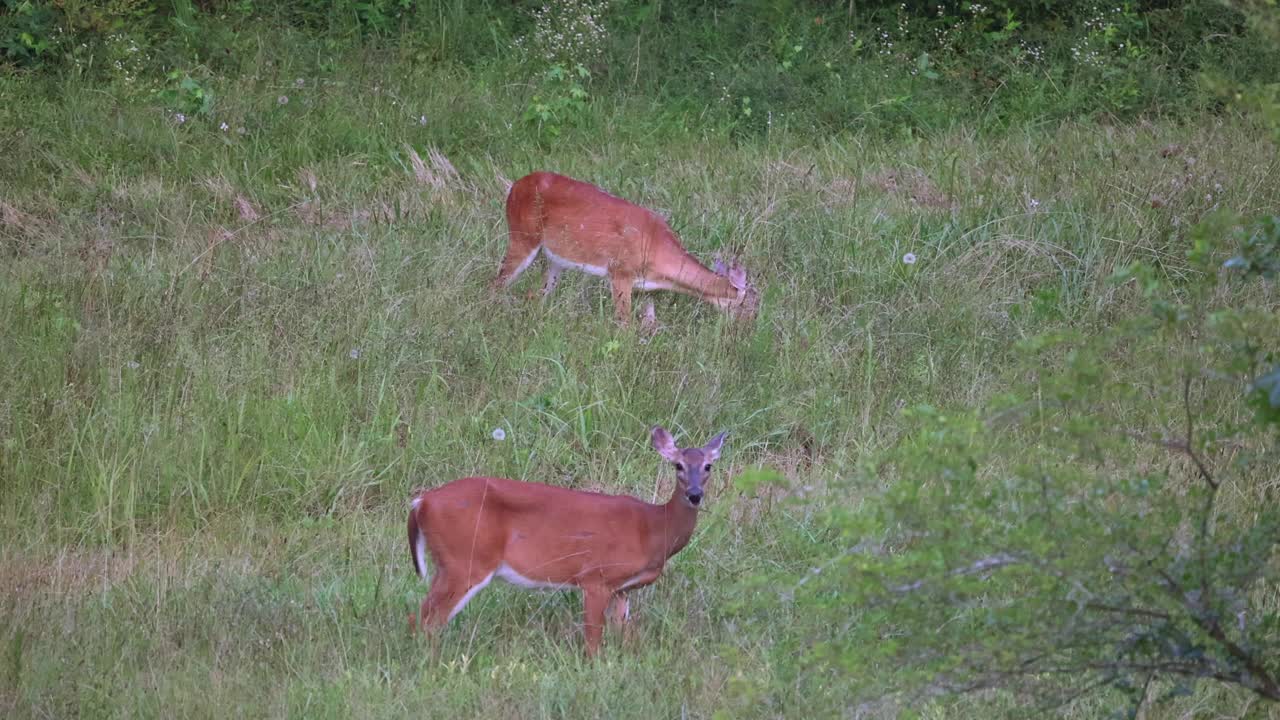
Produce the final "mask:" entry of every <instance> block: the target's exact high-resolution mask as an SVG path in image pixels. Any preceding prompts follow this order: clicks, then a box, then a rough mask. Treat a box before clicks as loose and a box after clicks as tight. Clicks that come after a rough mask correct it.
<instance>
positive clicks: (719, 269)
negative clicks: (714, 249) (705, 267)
mask: <svg viewBox="0 0 1280 720" xmlns="http://www.w3.org/2000/svg"><path fill="white" fill-rule="evenodd" d="M711 269H712V270H713V271H715V274H717V275H723V274H724V273H725V267H724V263H722V262H720V258H719V257H717V258H716V261H715V262H714V263H712V264H711Z"/></svg>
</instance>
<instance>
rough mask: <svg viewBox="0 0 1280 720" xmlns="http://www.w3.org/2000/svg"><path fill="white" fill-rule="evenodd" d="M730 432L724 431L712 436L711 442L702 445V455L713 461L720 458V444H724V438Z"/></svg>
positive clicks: (708, 460)
mask: <svg viewBox="0 0 1280 720" xmlns="http://www.w3.org/2000/svg"><path fill="white" fill-rule="evenodd" d="M728 434H729V433H728V432H722V433H720V434H719V435H717V436H715V437H713V438H711V442H709V443H707V444H706V445H703V446H702V456H703V457H705V458H706V459H707V462H709V463H711V462H715V461H716V460H717V459H719V457H720V446H722V445H724V439H725V437H726V436H727V435H728Z"/></svg>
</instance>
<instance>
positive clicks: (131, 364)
mask: <svg viewBox="0 0 1280 720" xmlns="http://www.w3.org/2000/svg"><path fill="white" fill-rule="evenodd" d="M124 366H125V367H127V368H129V369H130V370H137V369H138V368H140V367H142V363H140V362H138V361H137V360H130V361H129V362H127V363H125V364H124Z"/></svg>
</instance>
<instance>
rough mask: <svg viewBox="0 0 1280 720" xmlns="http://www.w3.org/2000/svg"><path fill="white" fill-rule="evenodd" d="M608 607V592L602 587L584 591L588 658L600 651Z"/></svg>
mask: <svg viewBox="0 0 1280 720" xmlns="http://www.w3.org/2000/svg"><path fill="white" fill-rule="evenodd" d="M608 606H609V591H608V590H606V589H604V588H602V587H590V588H583V589H582V610H583V616H584V617H583V628H582V629H583V633H584V634H585V635H586V637H587V657H592V656H594V655H595V654H596V653H597V652H599V651H600V640H601V638H603V637H604V614H605V610H606V608H608Z"/></svg>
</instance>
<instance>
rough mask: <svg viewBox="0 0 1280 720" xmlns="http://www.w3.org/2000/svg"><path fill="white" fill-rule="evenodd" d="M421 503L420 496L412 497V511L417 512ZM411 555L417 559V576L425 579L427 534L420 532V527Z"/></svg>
mask: <svg viewBox="0 0 1280 720" xmlns="http://www.w3.org/2000/svg"><path fill="white" fill-rule="evenodd" d="M421 504H422V496H421V495H419V496H418V497H416V498H414V499H413V503H412V505H413V512H415V513H416V512H418V506H419V505H421ZM413 555H414V558H415V559H416V560H417V561H418V564H417V566H418V577H420V578H422V579H423V580H426V579H427V536H426V535H423V534H422V528H418V539H417V540H416V541H415V542H414V543H413Z"/></svg>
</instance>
